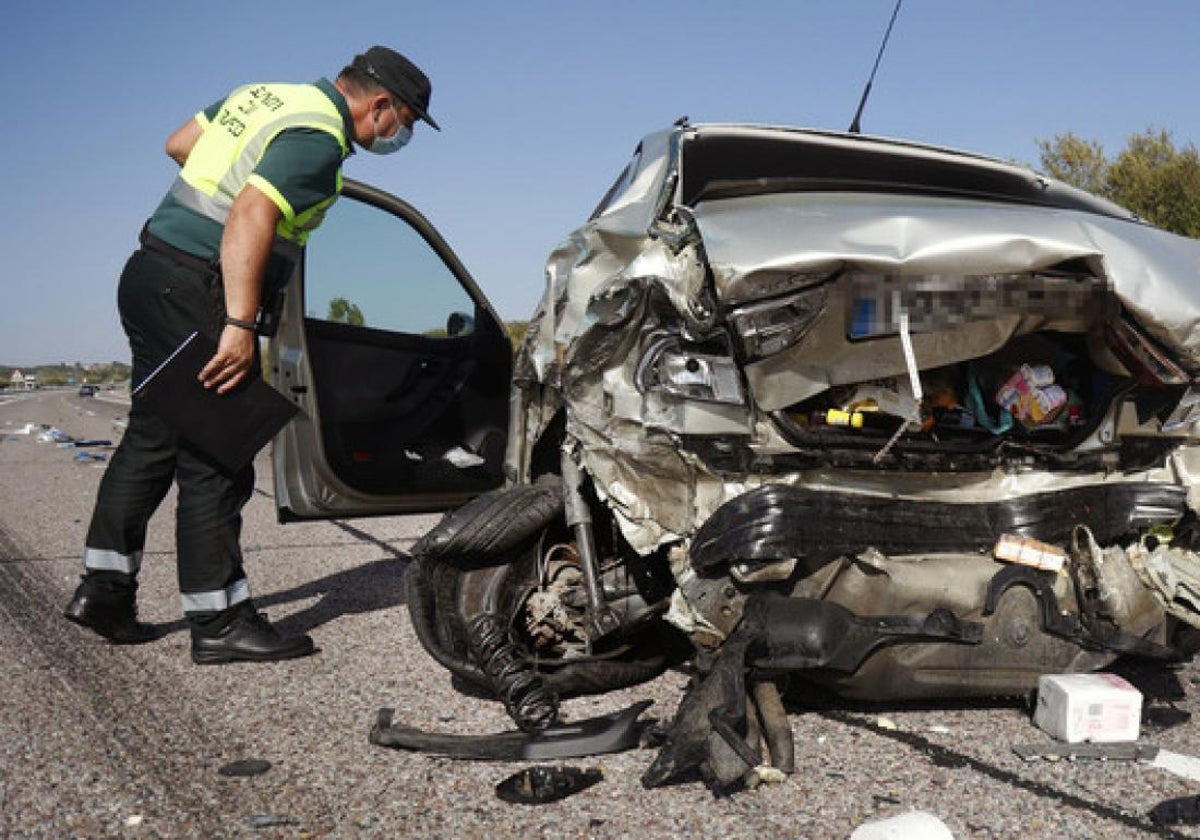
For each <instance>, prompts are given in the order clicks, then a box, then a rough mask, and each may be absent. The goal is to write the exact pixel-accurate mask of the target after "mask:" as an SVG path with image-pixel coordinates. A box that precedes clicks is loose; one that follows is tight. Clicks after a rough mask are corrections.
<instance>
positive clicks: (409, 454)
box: [404, 449, 425, 463]
mask: <svg viewBox="0 0 1200 840" xmlns="http://www.w3.org/2000/svg"><path fill="white" fill-rule="evenodd" d="M404 457H405V458H407V459H408V460H410V461H416V462H417V463H420V462H421V461H424V460H425V459H424V458H423V457H422V456H421V453H420V452H413V451H412V450H411V449H405V450H404Z"/></svg>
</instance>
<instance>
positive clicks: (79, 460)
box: [74, 452, 108, 464]
mask: <svg viewBox="0 0 1200 840" xmlns="http://www.w3.org/2000/svg"><path fill="white" fill-rule="evenodd" d="M74 460H75V463H76V464H90V463H94V462H96V461H107V460H108V456H107V455H105V454H104V453H103V452H78V453H76V454H75V458H74Z"/></svg>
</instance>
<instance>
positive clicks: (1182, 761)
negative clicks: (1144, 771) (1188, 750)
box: [1150, 750, 1200, 782]
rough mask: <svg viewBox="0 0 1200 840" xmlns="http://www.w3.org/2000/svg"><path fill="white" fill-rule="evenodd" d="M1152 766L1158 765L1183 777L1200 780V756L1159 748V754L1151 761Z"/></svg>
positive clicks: (1159, 767) (1160, 768)
mask: <svg viewBox="0 0 1200 840" xmlns="http://www.w3.org/2000/svg"><path fill="white" fill-rule="evenodd" d="M1150 766H1151V767H1157V768H1158V769H1159V770H1166V771H1167V772H1168V773H1173V774H1175V775H1176V776H1179V777H1180V778H1181V779H1188V780H1190V781H1193V782H1200V758H1195V757H1193V756H1190V755H1182V754H1181V753H1177V752H1171V751H1170V750H1159V751H1158V755H1156V756H1155V757H1154V760H1153V761H1151V762H1150Z"/></svg>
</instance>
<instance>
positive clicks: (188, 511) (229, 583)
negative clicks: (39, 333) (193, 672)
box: [84, 249, 254, 621]
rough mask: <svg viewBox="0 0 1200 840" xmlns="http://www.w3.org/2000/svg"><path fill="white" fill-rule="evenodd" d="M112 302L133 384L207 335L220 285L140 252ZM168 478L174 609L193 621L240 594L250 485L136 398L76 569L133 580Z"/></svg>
mask: <svg viewBox="0 0 1200 840" xmlns="http://www.w3.org/2000/svg"><path fill="white" fill-rule="evenodd" d="M117 302H118V309H119V311H120V313H121V325H122V326H123V327H124V329H125V334H126V335H127V336H128V337H129V347H130V350H131V352H132V356H133V383H132V384H133V385H134V386H135V387H136V385H137V384H138V383H140V382H141V381H142V380H144V379H145V378H146V376H147V375H149V374H150V372H151V371H153V370H154V369H155V368H156V367H157V366H158V365H159V364H160V363H161V362H162V361H163V360H164V359H165V358H166V357H167V356H168V355H169V354H170V353H171V351H172V350H174V349H175V348H176V347H177V346H178V345H179V343H180V342H182V341H183V339H184V338H186V337H187V336H188V335H189V334H190V333H191V332H192V331H194V330H200V331H203V332H207V333H209V334H210V335H216V334H218V333H219V331H220V327H221V324H222V320H223V318H224V301H223V299H222V292H221V289H220V283H219V281H218V279H217V278H216V277H215V276H214V275H213V274H212V273H211V272H209V271H206V270H203V269H201V268H198V267H195V266H190V265H185V264H181V263H179V262H176V261H175V260H173V259H171V258H170V257H169V256H167V255H164V254H161V253H158V252H154V251H147V250H144V249H143V250H139V251H136V252H134V254H133V255H132V256H131V257H130V258H129V261H128V262H127V263H126V265H125V270H124V271H123V272H122V274H121V281H120V286H119V288H118V294H117ZM172 482H174V483H175V484H176V485H177V486H178V490H179V493H178V507H177V509H176V517H175V525H176V529H175V547H176V559H177V570H178V578H179V591H180V593H181V597H182V601H183V609H184V613H185V614H187V615H188V617H189V618H193V619H197V620H200V621H203V620H204V619H209V618H211V617H213V616H214V615H216V614H218V613H220V612H222V611H225V610H228V609H229V608H231V607H233V606H236V605H237V604H238V603H241V602H242V601H246V600H248V599H249V587H248V585H247V583H246V576H245V572H244V570H243V568H242V552H241V546H240V538H241V528H242V514H241V511H242V508H243V507H244V506H245V504H246V502H247V501H248V500H249V498H250V494H251V492H252V491H253V489H254V470H253V467H252V466H247V467H245V468H244V469H242V470H239V471H238V472H236V473H228V472H225V471H223V469H222V468H221V467H220V466H218V465H217V464H216V463H215V462H214V461H211V460H210V459H208V458H207V457H206V456H205V455H203V454H202V453H200V452H198V451H197V450H195V449H193V448H192V447H191V446H189V445H188V444H187V443H186V442H184V441H181V440H179V438H178V436H177V435H176V434H175V433H174V432H173V431H171V429H170V428H169V427H168V426H167V425H166V424H165V423H164V422H163V421H162V420H160V419H158V417H156V416H155V415H153V414H150V413H148V412H145V411H142V410H139V408H138V404H137V400H136V399H135V400H134V401H133V406H132V409H131V411H130V414H129V426H128V428H127V429H126V431H125V434H124V437H123V438H122V440H121V443H120V445H119V446H118V447H117V450H116V452H115V453H114V454H113V457H112V459H111V461H110V462H109V465H108V469H107V470H106V471H105V473H104V477H103V479H102V480H101V482H100V489H99V492H98V494H97V498H96V506H95V510H94V512H93V514H92V520H91V524H90V526H89V528H88V534H87V543H86V546H85V548H84V567H85V571H86V572H87V574H89V575H92V574H96V575H98V576H100V577H107V578H109V579H110V580H111V579H112V578H113V577H114V576H115V577H117V578H127V580H128V582H129V583H130V584H131V585H136V575H137V572H138V570H139V569H140V566H141V558H142V550H143V548H144V546H145V543H146V525H147V523H148V521H149V520H150V517H151V515H152V514H153V513H154V511H155V510H156V509H157V508H158V506H159V504H160V503H161V502H162V500H163V498H164V497H165V496H166V494H167V491H168V490H169V489H170V487H171V484H172ZM114 573H115V575H114Z"/></svg>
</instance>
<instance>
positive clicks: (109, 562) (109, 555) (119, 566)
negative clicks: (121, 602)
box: [83, 547, 142, 575]
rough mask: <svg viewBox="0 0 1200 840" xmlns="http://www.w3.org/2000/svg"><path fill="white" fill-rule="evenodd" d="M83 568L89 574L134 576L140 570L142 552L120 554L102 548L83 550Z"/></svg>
mask: <svg viewBox="0 0 1200 840" xmlns="http://www.w3.org/2000/svg"><path fill="white" fill-rule="evenodd" d="M83 568H84V569H85V570H87V571H89V572H122V573H124V574H127V575H136V574H137V573H138V571H139V570H140V569H141V568H142V552H141V551H134V552H133V553H131V554H122V553H121V552H119V551H109V550H107V549H103V548H91V547H88V548H84V550H83Z"/></svg>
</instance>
